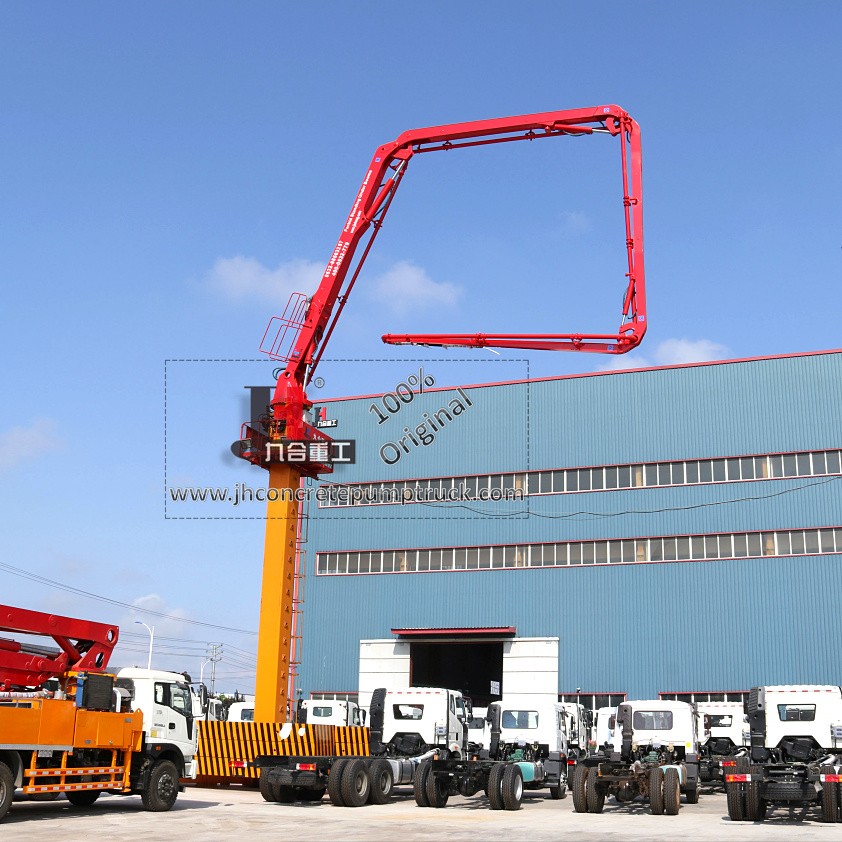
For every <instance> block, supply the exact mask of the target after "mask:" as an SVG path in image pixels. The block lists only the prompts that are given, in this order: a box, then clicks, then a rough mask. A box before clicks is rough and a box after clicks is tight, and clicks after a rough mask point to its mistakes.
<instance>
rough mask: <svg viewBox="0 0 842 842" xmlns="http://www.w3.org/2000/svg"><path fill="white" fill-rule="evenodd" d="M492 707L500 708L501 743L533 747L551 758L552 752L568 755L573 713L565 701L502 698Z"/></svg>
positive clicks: (538, 753)
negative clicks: (565, 704)
mask: <svg viewBox="0 0 842 842" xmlns="http://www.w3.org/2000/svg"><path fill="white" fill-rule="evenodd" d="M492 706H497V707H499V709H500V743H501V744H503V745H508V746H513V747H514V746H518V745H525V746H532V747H533V751H534V752H535V754H536V756H537V757H548V756H549V753H550V752H559V753H561V754H564V755H566V754H567V751H568V730H567V729H568V726H569V724H570V714H569V713H568V712H567V710H566V709H565V706H564V705H563V704H558V703H555V704H553V703H549V704H548V703H546V702H537V701H536V702H532V703H530V702H526V703H524V702H523V701H518V702H516V703H509V702H507V700H506V699H501V700H500V701H499V702H492V704H491V705H489V709H490V708H491V707H492ZM536 746H537V748H535V747H536Z"/></svg>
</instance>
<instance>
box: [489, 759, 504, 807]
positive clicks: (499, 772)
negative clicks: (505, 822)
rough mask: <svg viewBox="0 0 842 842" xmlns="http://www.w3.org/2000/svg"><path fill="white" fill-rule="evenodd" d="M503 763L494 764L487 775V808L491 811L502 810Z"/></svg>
mask: <svg viewBox="0 0 842 842" xmlns="http://www.w3.org/2000/svg"><path fill="white" fill-rule="evenodd" d="M505 771H506V764H505V763H495V764H494V765H493V766H492V767H491V771H490V772H489V773H488V806H489V807H491V809H492V810H502V809H503V775H504V773H505Z"/></svg>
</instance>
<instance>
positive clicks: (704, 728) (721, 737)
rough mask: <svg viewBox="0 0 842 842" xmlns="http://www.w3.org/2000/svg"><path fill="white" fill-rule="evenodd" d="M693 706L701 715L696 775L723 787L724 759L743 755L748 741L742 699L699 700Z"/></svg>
mask: <svg viewBox="0 0 842 842" xmlns="http://www.w3.org/2000/svg"><path fill="white" fill-rule="evenodd" d="M696 708H697V710H698V712H699V717H700V728H699V736H700V741H701V757H700V761H699V778H700V780H701V781H703V782H705V783H719V784H722V785H723V786H724V785H725V776H724V773H723V765H722V764H723V762H724V761H729V760H733V759H734V758H735V757H736V756H737V755H738V754H745V752H746V746H748V744H749V734H748V717H747V716H746V714H745V709H744V706H743V704H742V702H699V703H698V704H697V705H696ZM724 768H728V767H724Z"/></svg>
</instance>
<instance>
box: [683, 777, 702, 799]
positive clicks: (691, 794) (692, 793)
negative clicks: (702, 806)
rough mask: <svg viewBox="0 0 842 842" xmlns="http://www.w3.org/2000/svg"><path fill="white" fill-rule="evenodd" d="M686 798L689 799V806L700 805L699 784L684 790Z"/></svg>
mask: <svg viewBox="0 0 842 842" xmlns="http://www.w3.org/2000/svg"><path fill="white" fill-rule="evenodd" d="M684 796H685V797H686V799H687V803H688V804H698V803H699V783H698V781H697V782H696V784H695V786H688V787H687V789H685V790H684Z"/></svg>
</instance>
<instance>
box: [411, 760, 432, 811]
mask: <svg viewBox="0 0 842 842" xmlns="http://www.w3.org/2000/svg"><path fill="white" fill-rule="evenodd" d="M432 768H433V767H432V766H431V765H430V761H429V760H425V761H424V762H423V763H419V764H418V768H417V769H416V770H415V782H414V784H413V791H414V794H415V803H416V804H417V805H418V806H419V807H429V806H430V802H429V801H428V800H427V777H428V775H429V774H430V770H431V769H432Z"/></svg>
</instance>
